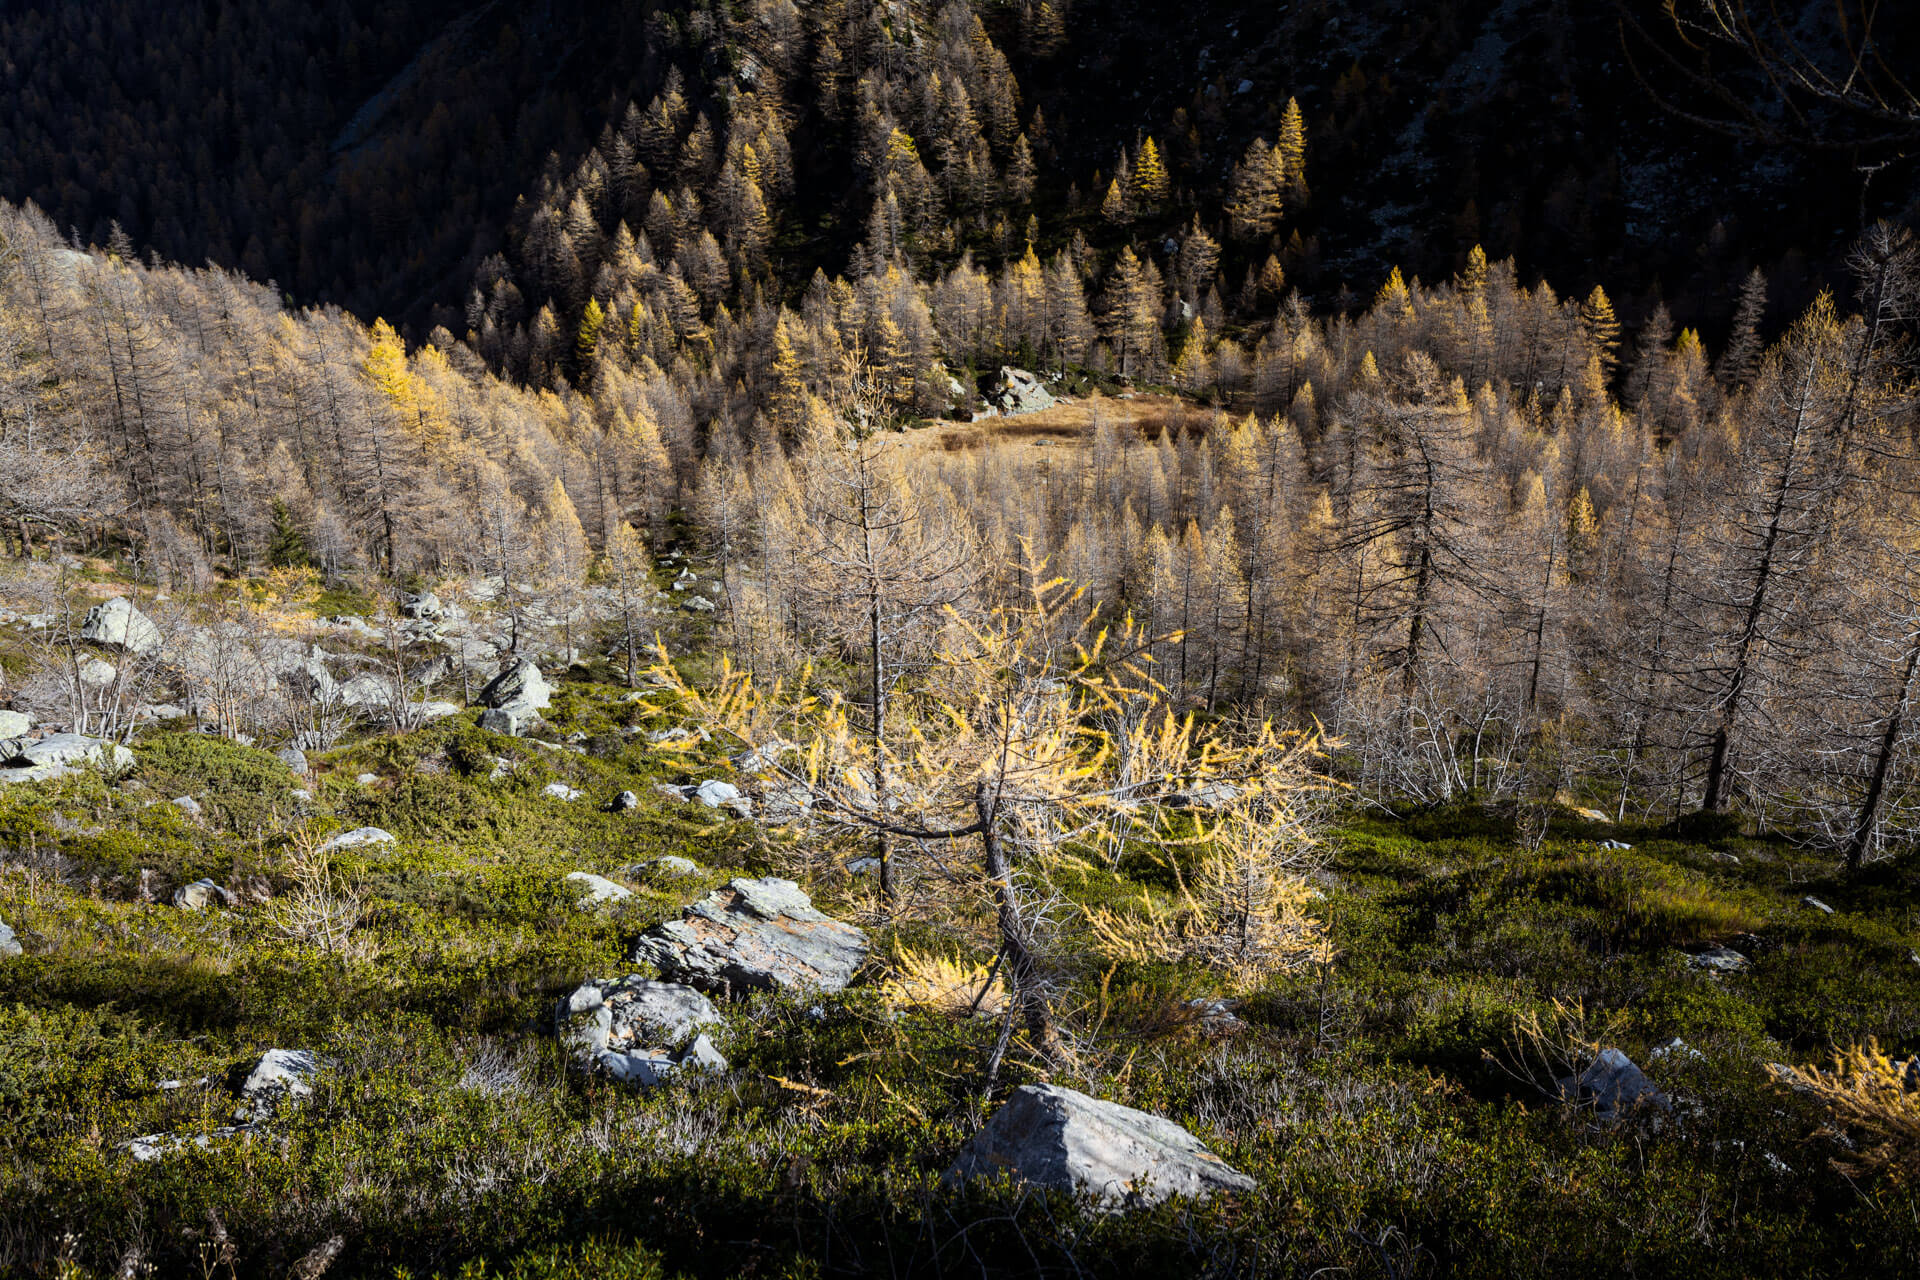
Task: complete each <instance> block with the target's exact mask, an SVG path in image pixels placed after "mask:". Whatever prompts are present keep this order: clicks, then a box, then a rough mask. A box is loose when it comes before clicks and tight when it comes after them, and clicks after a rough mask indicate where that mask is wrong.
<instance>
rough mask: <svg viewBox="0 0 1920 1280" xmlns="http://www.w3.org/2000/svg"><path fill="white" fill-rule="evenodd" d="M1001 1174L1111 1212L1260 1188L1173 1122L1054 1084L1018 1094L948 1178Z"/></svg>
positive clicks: (1026, 1088) (1024, 1087)
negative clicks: (1080, 1196)
mask: <svg viewBox="0 0 1920 1280" xmlns="http://www.w3.org/2000/svg"><path fill="white" fill-rule="evenodd" d="M1001 1173H1009V1174H1011V1175H1012V1176H1013V1177H1014V1178H1016V1179H1018V1180H1019V1181H1022V1182H1027V1183H1031V1184H1033V1185H1034V1186H1037V1187H1045V1188H1047V1189H1049V1190H1053V1191H1066V1192H1074V1193H1085V1194H1088V1195H1091V1196H1093V1197H1094V1199H1095V1200H1097V1201H1099V1202H1100V1204H1101V1205H1102V1206H1103V1207H1105V1208H1107V1209H1109V1210H1113V1209H1127V1208H1134V1207H1137V1206H1141V1205H1152V1204H1158V1203H1160V1202H1161V1201H1162V1200H1165V1199H1167V1198H1169V1197H1171V1196H1188V1197H1191V1198H1193V1199H1196V1200H1201V1199H1205V1198H1206V1197H1207V1196H1209V1195H1211V1194H1213V1193H1214V1192H1216V1191H1251V1190H1253V1189H1254V1187H1255V1183H1254V1181H1253V1179H1252V1178H1249V1177H1248V1176H1247V1175H1246V1174H1244V1173H1241V1172H1239V1171H1238V1170H1236V1169H1232V1168H1230V1167H1228V1165H1227V1164H1226V1163H1225V1162H1224V1161H1222V1160H1221V1159H1220V1157H1218V1156H1216V1155H1214V1154H1213V1153H1212V1152H1211V1151H1208V1150H1207V1149H1206V1147H1205V1146H1203V1145H1201V1142H1200V1140H1199V1139H1198V1138H1196V1137H1194V1136H1193V1135H1192V1134H1191V1133H1188V1132H1187V1131H1186V1130H1185V1129H1183V1128H1181V1127H1180V1126H1179V1125H1177V1124H1175V1123H1174V1122H1173V1121H1171V1120H1168V1119H1166V1118H1165V1117H1163V1116H1156V1115H1153V1114H1151V1113H1150V1112H1146V1111H1136V1110H1135V1109H1134V1108H1132V1107H1123V1106H1121V1105H1120V1104H1119V1103H1117V1102H1103V1101H1101V1100H1100V1099H1099V1098H1090V1097H1088V1096H1087V1095H1086V1094H1084V1093H1079V1092H1076V1091H1075V1090H1072V1089H1063V1088H1061V1087H1059V1086H1058V1085H1050V1084H1029V1085H1022V1086H1021V1087H1020V1088H1018V1089H1015V1090H1014V1091H1013V1096H1012V1097H1011V1098H1008V1099H1007V1101H1006V1105H1004V1106H1002V1107H1001V1108H1000V1110H998V1111H996V1112H995V1113H994V1115H993V1119H992V1120H990V1121H988V1122H987V1126H986V1128H984V1129H982V1130H981V1131H980V1132H979V1133H977V1134H975V1135H974V1137H973V1140H972V1141H970V1142H968V1143H967V1145H966V1146H965V1147H963V1148H962V1149H961V1151H960V1157H959V1159H957V1160H955V1161H954V1164H953V1168H951V1169H949V1170H948V1171H947V1177H948V1178H949V1179H952V1180H956V1181H957V1180H962V1179H967V1178H981V1177H988V1178H990V1177H994V1176H996V1175H998V1174H1001Z"/></svg>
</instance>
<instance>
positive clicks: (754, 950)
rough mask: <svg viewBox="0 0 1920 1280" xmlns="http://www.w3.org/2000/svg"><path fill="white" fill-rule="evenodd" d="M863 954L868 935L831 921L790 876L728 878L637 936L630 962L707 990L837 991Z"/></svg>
mask: <svg viewBox="0 0 1920 1280" xmlns="http://www.w3.org/2000/svg"><path fill="white" fill-rule="evenodd" d="M866 957H867V935H866V934H865V933H863V932H862V931H861V930H859V929H857V928H855V927H854V926H853V925H850V924H846V923H844V922H843V921H839V920H834V919H831V918H830V917H828V916H825V915H822V914H821V913H820V912H819V911H817V910H815V909H814V906H813V902H812V900H811V899H809V898H808V897H807V895H806V894H804V893H802V892H801V891H800V886H799V885H797V884H795V883H794V882H793V881H791V880H780V879H776V878H773V877H769V878H767V879H763V880H747V879H735V880H730V881H728V882H727V884H726V885H725V886H724V887H723V888H719V889H715V890H714V891H713V892H712V893H710V894H708V895H707V896H706V897H704V898H702V899H700V900H699V901H698V902H696V903H694V904H693V905H692V906H690V907H688V908H687V909H686V911H685V912H684V913H683V914H682V915H681V918H680V919H678V920H669V921H667V922H665V923H663V924H658V925H655V926H654V927H653V928H651V929H649V930H647V932H646V933H645V934H643V935H641V938H640V941H639V942H638V943H637V944H636V945H635V946H634V950H633V959H634V962H635V963H636V964H652V965H654V966H656V967H657V968H658V969H659V970H660V972H661V973H662V974H663V975H664V976H666V977H668V978H672V979H674V980H676V981H680V982H686V983H690V984H692V985H693V986H696V987H702V988H706V989H708V990H729V989H757V990H772V989H774V988H788V989H792V988H812V989H814V990H819V991H839V990H840V989H841V988H843V987H845V986H846V985H847V983H848V982H849V981H851V980H852V978H853V974H854V971H855V970H857V969H858V968H859V967H860V965H861V963H862V962H863V961H864V960H865V959H866Z"/></svg>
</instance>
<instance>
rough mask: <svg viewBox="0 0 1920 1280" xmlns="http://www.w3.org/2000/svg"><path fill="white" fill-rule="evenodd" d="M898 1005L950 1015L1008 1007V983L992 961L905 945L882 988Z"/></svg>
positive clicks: (970, 1013)
mask: <svg viewBox="0 0 1920 1280" xmlns="http://www.w3.org/2000/svg"><path fill="white" fill-rule="evenodd" d="M882 989H883V990H884V992H885V993H886V998H887V1003H889V1004H891V1005H893V1006H894V1007H896V1008H903V1009H924V1010H926V1011H928V1012H930V1013H938V1014H943V1015H945V1016H947V1017H950V1018H964V1017H970V1016H972V1015H973V1014H976V1013H986V1014H997V1013H1001V1012H1003V1011H1004V1010H1005V1009H1006V1004H1007V992H1006V984H1005V983H1004V982H1002V981H1001V979H1000V975H999V973H998V972H997V971H996V970H995V969H994V968H993V967H992V966H989V965H983V964H970V963H965V962H962V961H959V960H954V959H951V958H949V957H947V956H942V955H936V954H933V953H932V952H926V951H914V950H912V949H910V948H906V947H901V948H899V949H897V950H896V951H895V952H894V956H893V971H892V972H891V973H890V974H889V975H888V976H887V980H886V984H885V986H884V987H883V988H882Z"/></svg>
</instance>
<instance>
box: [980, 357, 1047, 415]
mask: <svg viewBox="0 0 1920 1280" xmlns="http://www.w3.org/2000/svg"><path fill="white" fill-rule="evenodd" d="M987 400H988V402H989V403H990V404H992V405H993V407H994V408H996V409H998V410H999V411H1000V412H1001V414H1003V415H1005V416H1006V417H1013V416H1014V415H1016V414H1021V413H1039V412H1040V411H1041V410H1042V409H1051V408H1053V406H1054V405H1055V404H1056V403H1058V401H1056V400H1055V399H1054V398H1053V394H1052V393H1051V392H1050V391H1048V390H1047V388H1046V386H1045V384H1043V383H1042V382H1041V381H1040V379H1039V378H1037V377H1035V376H1034V375H1033V374H1031V373H1029V372H1027V371H1026V370H1025V369H1015V368H1013V367H1012V366H1010V365H1002V366H1000V376H999V377H998V378H996V379H995V380H994V384H993V389H992V390H991V391H989V392H987Z"/></svg>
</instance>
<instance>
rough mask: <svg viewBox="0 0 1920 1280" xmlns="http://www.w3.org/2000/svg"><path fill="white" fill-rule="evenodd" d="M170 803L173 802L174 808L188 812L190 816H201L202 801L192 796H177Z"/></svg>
mask: <svg viewBox="0 0 1920 1280" xmlns="http://www.w3.org/2000/svg"><path fill="white" fill-rule="evenodd" d="M168 803H170V804H172V805H173V807H174V808H176V809H178V810H179V811H180V812H182V813H184V814H186V815H187V816H188V817H189V818H197V817H199V816H200V813H201V809H200V802H199V801H198V800H195V799H194V798H193V797H192V796H175V797H174V798H173V799H172V800H171V801H169V802H168Z"/></svg>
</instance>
